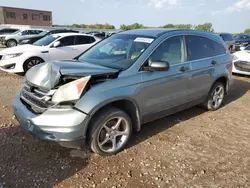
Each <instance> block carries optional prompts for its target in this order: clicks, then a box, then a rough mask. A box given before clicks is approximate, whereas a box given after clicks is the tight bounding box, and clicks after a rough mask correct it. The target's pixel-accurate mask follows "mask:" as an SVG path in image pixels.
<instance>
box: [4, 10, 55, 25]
mask: <svg viewBox="0 0 250 188" xmlns="http://www.w3.org/2000/svg"><path fill="white" fill-rule="evenodd" d="M1 24H2V25H6V24H10V25H30V26H52V12H51V11H43V10H32V9H23V8H14V7H4V6H0V25H1Z"/></svg>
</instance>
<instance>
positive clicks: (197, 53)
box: [187, 36, 213, 61]
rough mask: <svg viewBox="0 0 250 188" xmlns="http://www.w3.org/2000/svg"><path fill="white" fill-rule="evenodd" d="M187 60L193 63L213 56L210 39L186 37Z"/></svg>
mask: <svg viewBox="0 0 250 188" xmlns="http://www.w3.org/2000/svg"><path fill="white" fill-rule="evenodd" d="M187 46H188V50H187V52H188V59H189V61H194V60H198V59H203V58H208V57H212V56H213V48H212V42H211V40H210V39H207V38H205V37H198V36H188V37H187Z"/></svg>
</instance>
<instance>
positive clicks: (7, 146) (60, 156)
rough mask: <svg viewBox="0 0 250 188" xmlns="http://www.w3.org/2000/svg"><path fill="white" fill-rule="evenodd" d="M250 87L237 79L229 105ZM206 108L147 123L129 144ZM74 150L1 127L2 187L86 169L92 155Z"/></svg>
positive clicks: (35, 183)
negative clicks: (74, 151) (79, 154)
mask: <svg viewBox="0 0 250 188" xmlns="http://www.w3.org/2000/svg"><path fill="white" fill-rule="evenodd" d="M249 89H250V83H249V82H247V81H244V80H243V79H236V80H235V81H234V85H233V87H232V89H231V90H230V93H229V95H228V96H227V98H226V100H225V105H228V104H230V103H231V102H233V101H235V100H237V99H238V98H240V97H242V96H243V95H244V94H245V93H246V92H247V91H248V90H249ZM204 112H206V111H205V110H203V109H202V108H199V107H194V108H190V109H188V110H185V111H182V112H179V113H177V114H175V115H171V116H168V117H165V118H162V119H160V120H157V121H154V122H151V123H148V124H145V125H143V127H142V130H141V131H140V132H139V133H135V135H134V137H133V139H132V141H131V144H129V146H128V148H129V147H132V146H135V145H136V144H138V143H140V142H143V141H144V140H147V139H148V138H149V137H152V136H154V135H157V134H158V133H160V132H162V131H164V130H166V129H168V128H170V127H172V126H174V125H176V124H177V123H179V122H180V121H185V120H188V119H191V118H193V117H195V116H198V115H200V114H202V113H204ZM70 152H72V150H69V149H65V148H63V147H60V146H59V145H57V144H53V143H47V142H43V141H40V140H39V139H36V138H34V137H32V136H31V135H29V134H28V133H26V132H25V131H23V130H22V129H21V128H20V127H19V126H12V127H0V187H1V184H4V186H3V187H18V188H22V187H46V188H50V187H53V186H54V185H57V184H58V183H59V182H61V181H63V180H64V179H67V178H70V177H71V176H73V175H74V174H75V173H76V172H78V171H80V170H83V169H84V168H85V167H86V165H87V164H88V157H89V156H87V157H86V158H79V157H72V155H71V154H70Z"/></svg>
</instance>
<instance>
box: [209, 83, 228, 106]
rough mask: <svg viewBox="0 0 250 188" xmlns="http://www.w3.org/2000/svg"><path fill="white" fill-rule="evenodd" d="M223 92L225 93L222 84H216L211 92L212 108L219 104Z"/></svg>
mask: <svg viewBox="0 0 250 188" xmlns="http://www.w3.org/2000/svg"><path fill="white" fill-rule="evenodd" d="M224 94H225V91H224V87H223V85H218V86H217V87H216V88H215V89H214V91H213V93H212V101H211V104H212V106H213V108H215V109H216V108H218V107H219V106H220V105H221V103H222V101H223V98H224Z"/></svg>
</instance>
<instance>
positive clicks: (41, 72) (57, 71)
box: [25, 60, 119, 90]
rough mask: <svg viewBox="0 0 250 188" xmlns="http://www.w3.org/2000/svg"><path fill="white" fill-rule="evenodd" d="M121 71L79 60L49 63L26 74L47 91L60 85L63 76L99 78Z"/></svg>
mask: <svg viewBox="0 0 250 188" xmlns="http://www.w3.org/2000/svg"><path fill="white" fill-rule="evenodd" d="M118 71H119V70H117V69H111V68H107V67H103V66H100V65H94V64H90V63H86V62H80V61H77V60H67V61H56V62H47V63H43V64H40V65H37V66H35V67H33V68H31V69H30V70H29V71H28V72H27V73H26V76H25V78H26V80H27V81H28V82H30V83H31V84H33V85H35V86H38V87H42V88H44V89H47V90H51V89H53V88H54V87H55V86H57V85H58V83H59V81H60V78H61V76H76V77H85V76H97V75H105V74H110V73H117V72H118Z"/></svg>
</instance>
